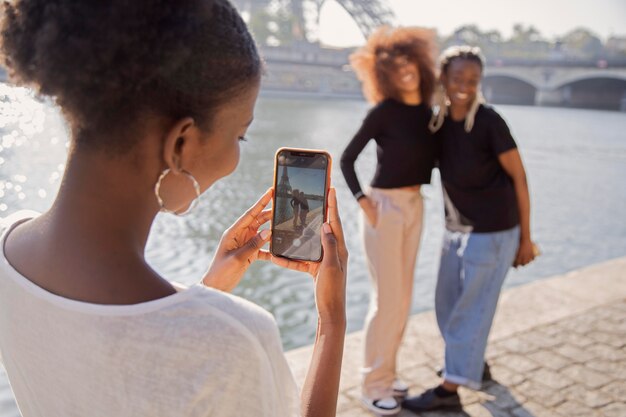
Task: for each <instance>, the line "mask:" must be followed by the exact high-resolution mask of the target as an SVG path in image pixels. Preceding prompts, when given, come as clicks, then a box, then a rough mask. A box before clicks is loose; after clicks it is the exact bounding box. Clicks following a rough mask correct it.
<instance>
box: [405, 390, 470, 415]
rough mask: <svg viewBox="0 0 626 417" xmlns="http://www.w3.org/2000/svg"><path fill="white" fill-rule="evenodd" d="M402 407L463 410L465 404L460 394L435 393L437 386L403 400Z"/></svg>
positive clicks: (420, 409)
mask: <svg viewBox="0 0 626 417" xmlns="http://www.w3.org/2000/svg"><path fill="white" fill-rule="evenodd" d="M402 408H406V409H407V410H411V411H413V412H420V411H429V410H449V411H461V410H462V409H463V406H462V405H461V398H460V397H459V394H457V393H454V394H453V395H450V396H449V397H439V396H437V394H435V388H431V389H429V390H426V391H424V392H423V393H422V394H421V395H418V396H417V397H410V398H407V399H406V400H404V401H402Z"/></svg>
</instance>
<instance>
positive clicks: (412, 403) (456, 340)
mask: <svg viewBox="0 0 626 417" xmlns="http://www.w3.org/2000/svg"><path fill="white" fill-rule="evenodd" d="M482 70H483V59H482V56H481V54H480V50H479V49H478V48H471V47H467V46H465V47H452V48H449V49H448V50H446V51H445V52H444V53H443V55H442V58H441V86H442V87H443V89H444V91H445V94H444V95H442V97H441V98H442V102H441V103H440V106H439V107H440V112H439V114H438V117H436V118H433V123H432V125H431V127H432V128H433V130H435V131H437V133H436V136H437V140H438V141H439V142H440V143H441V158H440V162H439V170H440V171H441V182H442V185H443V191H444V203H445V211H446V232H445V235H444V242H443V249H442V251H441V262H440V266H439V275H438V279H437V289H436V291H435V311H436V313H437V323H438V325H439V329H440V331H441V334H442V336H443V339H444V341H445V366H444V369H443V371H442V376H443V382H442V383H441V384H440V385H439V386H437V387H435V388H431V389H429V390H427V391H425V392H424V393H422V394H421V395H419V396H417V397H414V398H409V399H406V400H405V401H404V402H403V406H404V407H405V408H408V409H409V410H412V411H416V412H420V411H425V410H433V409H443V408H447V409H450V408H457V409H458V408H460V407H461V402H460V399H459V396H458V394H457V389H458V387H459V385H463V386H466V387H469V388H472V389H478V388H480V386H481V382H482V381H484V380H487V379H489V378H490V373H489V371H488V368H486V364H485V362H484V354H485V348H486V345H487V338H488V336H489V331H490V329H491V323H492V321H493V317H494V314H495V311H496V305H497V302H498V297H499V294H500V289H501V286H502V283H503V281H504V278H505V277H506V273H507V271H508V270H509V268H510V267H511V265H513V266H518V265H525V264H527V263H529V262H531V261H532V260H533V258H534V257H535V255H536V250H535V249H534V245H533V243H532V240H531V237H530V197H529V194H528V185H527V183H526V174H525V170H524V166H523V164H522V160H521V157H520V154H519V152H518V150H517V145H516V143H515V140H514V139H513V136H512V135H511V132H510V131H509V128H508V126H507V124H506V122H505V121H504V119H502V117H501V116H500V115H499V114H498V113H497V112H496V111H495V110H494V109H492V108H491V107H489V106H486V105H485V104H484V100H483V99H482V95H481V94H480V80H481V78H482Z"/></svg>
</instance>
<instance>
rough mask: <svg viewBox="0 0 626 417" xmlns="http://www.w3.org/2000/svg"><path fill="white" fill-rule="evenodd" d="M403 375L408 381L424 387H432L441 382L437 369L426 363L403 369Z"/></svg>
mask: <svg viewBox="0 0 626 417" xmlns="http://www.w3.org/2000/svg"><path fill="white" fill-rule="evenodd" d="M402 375H403V376H404V379H405V382H406V383H408V384H410V385H414V386H416V387H421V388H423V389H426V388H431V387H434V386H437V385H439V384H440V383H441V378H440V377H438V376H437V374H436V371H435V370H434V369H433V368H431V367H429V366H426V365H420V366H415V367H412V368H406V369H404V370H403V371H402Z"/></svg>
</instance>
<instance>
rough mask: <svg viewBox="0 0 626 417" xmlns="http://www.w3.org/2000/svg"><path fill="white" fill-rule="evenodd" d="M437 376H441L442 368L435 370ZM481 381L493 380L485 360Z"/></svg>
mask: <svg viewBox="0 0 626 417" xmlns="http://www.w3.org/2000/svg"><path fill="white" fill-rule="evenodd" d="M437 376H438V377H441V376H443V368H441V369H438V370H437ZM481 381H482V382H491V381H493V377H492V376H491V369H489V364H488V363H487V362H485V367H484V368H483V376H482V378H481Z"/></svg>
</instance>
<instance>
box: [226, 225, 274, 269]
mask: <svg viewBox="0 0 626 417" xmlns="http://www.w3.org/2000/svg"><path fill="white" fill-rule="evenodd" d="M271 235H272V232H270V231H269V230H267V229H266V230H262V231H261V233H257V234H256V235H254V236H253V237H252V238H251V239H250V240H248V241H247V242H246V243H245V244H244V245H242V246H241V247H240V248H238V249H235V253H234V255H235V257H237V258H238V259H239V260H240V261H244V260H248V259H250V258H252V257H255V255H257V254H258V253H259V250H260V249H261V248H262V247H263V245H265V244H266V243H267V242H268V241H269V239H270V237H271Z"/></svg>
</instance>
